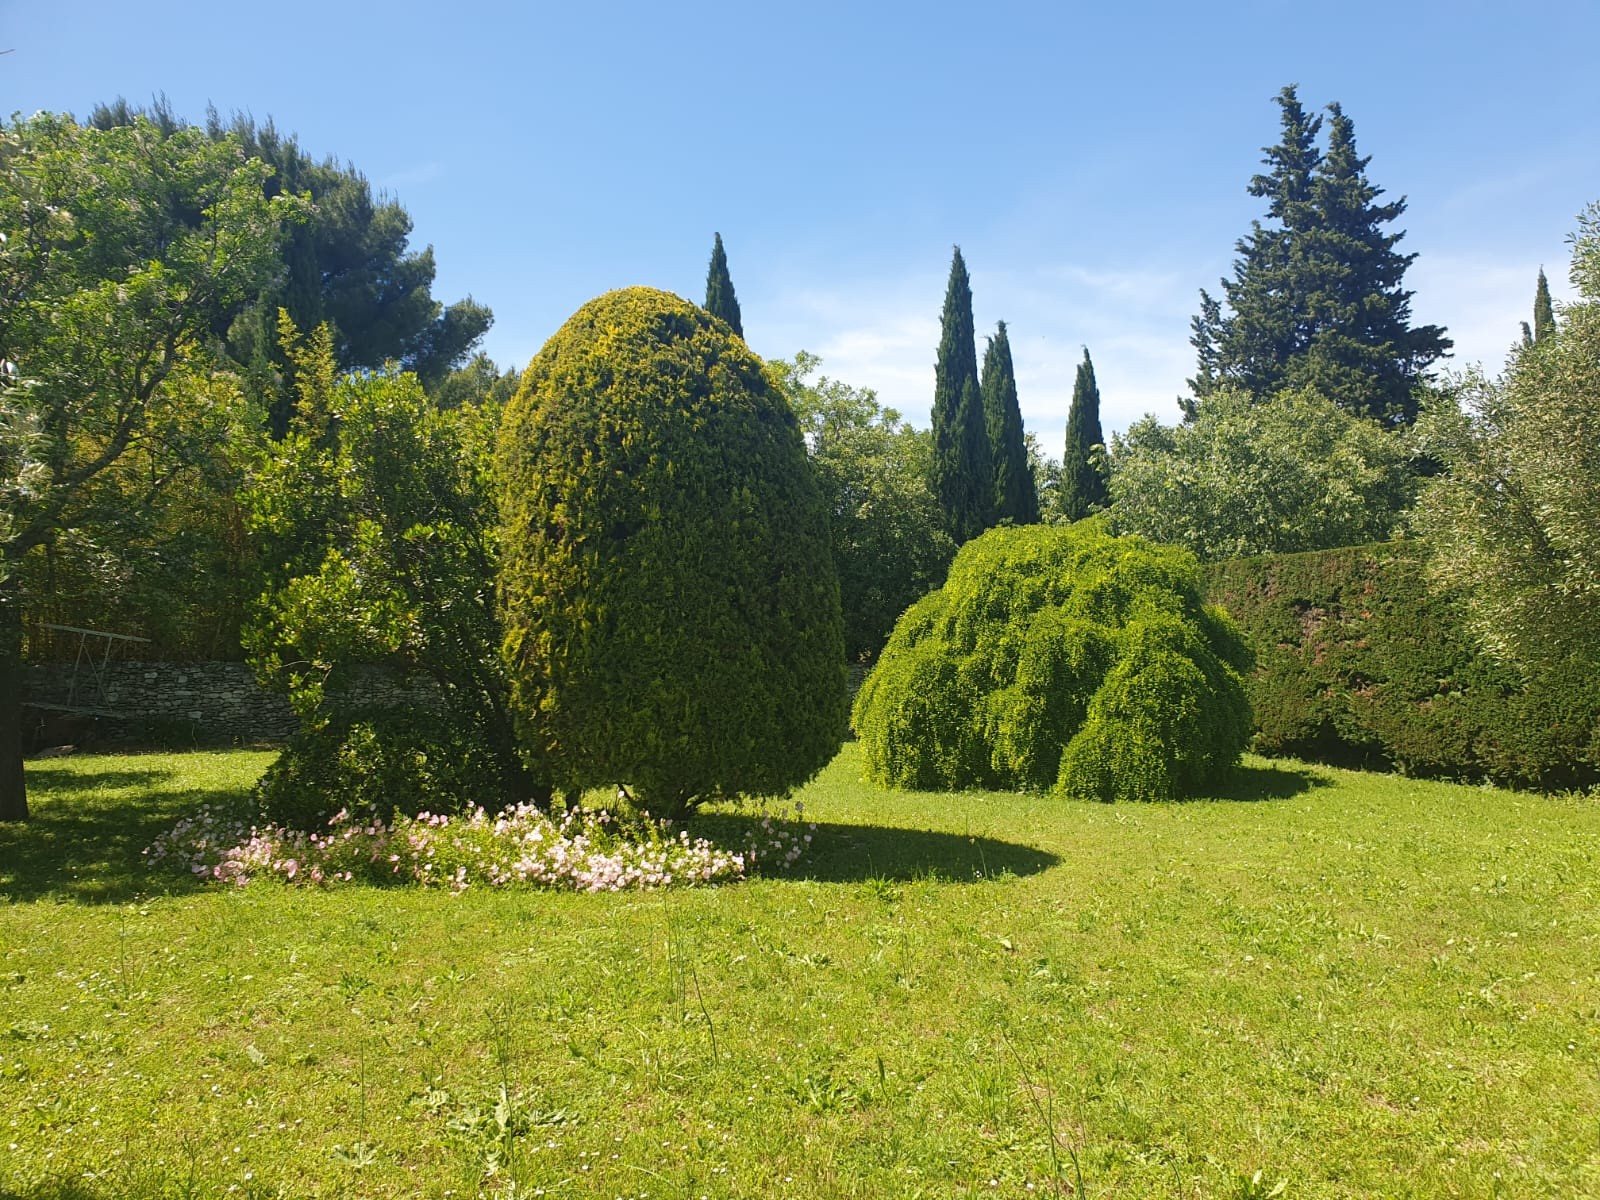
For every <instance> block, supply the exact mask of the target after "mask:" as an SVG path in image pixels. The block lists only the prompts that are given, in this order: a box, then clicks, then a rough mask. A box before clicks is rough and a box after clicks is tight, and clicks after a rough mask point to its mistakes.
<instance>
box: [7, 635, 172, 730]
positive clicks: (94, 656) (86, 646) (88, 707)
mask: <svg viewBox="0 0 1600 1200" xmlns="http://www.w3.org/2000/svg"><path fill="white" fill-rule="evenodd" d="M44 628H45V629H50V630H54V631H55V632H57V633H72V634H77V636H78V653H77V657H76V658H74V659H73V662H72V676H71V678H70V679H69V680H68V682H67V702H66V703H65V704H51V703H48V702H46V701H43V700H25V701H23V703H24V704H26V705H27V706H28V707H30V708H43V709H49V710H50V711H51V712H68V713H78V714H80V715H83V716H90V717H129V716H133V715H135V714H132V713H128V712H122V711H119V710H117V709H114V708H112V707H111V699H110V697H109V696H107V695H106V675H107V671H108V668H109V667H110V665H111V652H112V650H114V649H115V648H116V645H117V643H118V642H142V643H146V644H148V643H149V641H150V639H149V638H142V637H134V636H133V635H132V634H127V633H105V632H103V631H102V630H99V629H80V628H79V627H78V626H76V625H45V626H44Z"/></svg>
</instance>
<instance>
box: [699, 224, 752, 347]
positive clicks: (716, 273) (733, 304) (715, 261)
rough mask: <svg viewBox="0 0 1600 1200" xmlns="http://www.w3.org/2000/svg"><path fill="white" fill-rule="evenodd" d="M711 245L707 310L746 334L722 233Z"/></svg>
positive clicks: (741, 334)
mask: <svg viewBox="0 0 1600 1200" xmlns="http://www.w3.org/2000/svg"><path fill="white" fill-rule="evenodd" d="M716 239H717V240H716V241H715V243H713V244H712V247H711V265H710V266H709V267H707V268H706V302H705V310H706V311H707V312H708V313H710V314H711V315H712V316H713V317H716V318H718V319H719V320H723V321H726V322H727V323H728V326H729V328H731V329H732V330H733V331H734V332H735V333H737V334H738V335H739V336H740V337H743V336H744V322H743V321H741V320H740V319H739V297H738V296H737V295H736V294H735V293H734V290H733V276H731V275H729V274H728V255H727V252H726V251H725V250H723V248H722V235H721V234H720V233H719V234H717V235H716Z"/></svg>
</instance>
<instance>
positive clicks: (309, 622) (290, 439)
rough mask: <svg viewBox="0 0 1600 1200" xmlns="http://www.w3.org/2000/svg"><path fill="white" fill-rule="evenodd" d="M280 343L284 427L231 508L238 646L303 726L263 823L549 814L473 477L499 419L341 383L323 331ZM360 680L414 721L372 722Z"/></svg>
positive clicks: (405, 383)
mask: <svg viewBox="0 0 1600 1200" xmlns="http://www.w3.org/2000/svg"><path fill="white" fill-rule="evenodd" d="M283 337H284V349H285V351H286V354H287V357H288V358H289V360H290V362H291V363H292V364H293V366H294V368H295V370H294V376H295V378H294V382H295V388H294V391H295V393H296V406H295V415H294V419H293V420H292V421H291V422H290V424H289V429H288V432H287V433H286V435H285V436H284V437H283V439H282V440H281V441H279V442H276V443H273V444H272V446H271V448H270V451H269V452H268V453H264V454H263V455H262V456H261V459H260V461H259V462H258V463H257V465H256V468H255V470H254V472H253V473H252V479H251V483H250V487H249V488H248V489H247V491H246V494H245V495H246V500H247V503H248V510H249V513H250V518H251V524H252V527H253V530H254V532H255V533H256V534H257V536H258V541H259V545H260V546H261V554H260V560H261V564H262V568H263V575H264V579H263V580H262V593H261V597H260V599H259V601H258V602H257V603H256V605H255V607H254V610H253V613H252V621H251V624H250V626H249V627H248V628H247V630H246V645H247V647H248V649H249V651H250V654H251V662H252V665H253V666H254V667H255V669H256V672H257V674H258V676H259V677H260V678H261V680H262V682H263V683H264V684H266V685H267V686H269V687H272V688H275V689H278V690H281V691H283V692H285V693H286V694H287V695H288V697H289V701H290V703H291V705H292V706H293V707H294V709H295V711H296V712H297V713H298V714H299V715H300V717H301V719H302V721H304V723H305V726H306V732H303V733H302V734H301V735H300V736H298V737H297V738H296V739H295V740H294V742H293V743H292V744H291V745H290V746H289V748H288V750H287V751H286V752H285V757H284V761H283V763H282V764H281V769H276V770H275V773H274V775H273V776H272V777H271V779H269V787H268V789H267V794H268V796H269V799H271V801H272V804H273V805H275V806H277V808H276V809H275V811H274V814H273V815H274V816H275V817H278V818H279V819H283V820H288V819H289V818H290V817H291V815H293V814H292V813H291V812H290V811H289V810H290V809H292V808H297V807H299V808H304V809H305V810H306V811H307V812H308V813H310V814H313V815H315V814H321V815H324V816H327V815H331V814H332V813H334V812H337V811H338V810H339V809H340V808H344V807H352V811H354V806H356V805H364V804H366V803H368V800H367V799H364V798H362V797H369V796H370V797H371V803H372V804H374V805H376V807H375V808H374V809H373V811H374V815H376V816H378V817H387V815H388V812H389V809H390V808H399V809H400V810H402V811H406V810H408V809H411V808H414V807H416V806H418V805H421V806H425V807H428V808H430V809H432V810H433V811H434V812H452V811H455V810H456V809H458V808H460V807H462V806H464V805H471V804H475V803H482V804H486V805H488V806H489V807H491V808H499V807H500V806H502V805H504V804H507V803H511V802H513V801H524V800H543V799H547V798H548V795H549V790H548V787H547V786H545V785H544V782H543V780H541V779H540V778H538V777H537V775H536V774H535V773H534V771H532V770H530V769H529V764H527V763H525V761H524V759H523V757H522V755H521V753H520V750H519V747H518V745H517V738H516V733H515V730H514V728H513V725H512V722H511V719H510V711H509V700H508V697H509V693H510V683H509V680H508V679H507V677H506V672H505V669H504V667H503V665H502V663H501V661H500V625H499V617H498V614H497V612H496V608H495V599H494V592H493V579H494V562H495V545H494V533H495V515H496V514H495V509H494V500H493V496H492V493H491V491H490V488H489V484H488V479H487V474H488V464H489V460H490V447H491V446H492V444H493V438H494V429H495V422H496V420H497V417H498V414H497V413H496V411H495V409H494V407H493V406H492V405H485V406H482V407H479V406H475V405H472V404H462V405H461V406H460V407H458V408H455V409H452V410H450V411H448V412H441V411H439V410H438V409H436V408H435V407H434V406H433V405H432V404H431V403H430V402H429V400H428V398H427V396H426V395H424V393H423V391H422V388H421V386H420V384H419V383H418V382H417V379H416V377H415V376H412V375H409V374H402V375H379V374H372V375H367V376H365V377H360V378H357V377H349V378H339V377H338V376H337V375H336V372H335V370H334V359H333V346H332V339H331V335H330V333H329V331H328V329H327V327H326V326H324V327H323V328H321V329H319V330H317V331H316V332H315V333H313V334H312V335H311V337H310V338H309V339H307V340H305V341H304V342H302V341H301V340H300V339H299V338H298V337H297V336H296V335H295V332H294V329H293V326H291V325H288V324H287V322H286V321H285V325H284V329H283ZM374 668H376V670H377V672H378V673H379V674H381V675H382V676H384V677H385V678H387V679H388V680H389V681H391V682H394V683H399V684H403V685H411V686H415V685H420V686H421V692H420V695H419V696H415V697H413V698H411V699H409V700H405V699H402V700H400V701H398V704H399V705H400V706H401V707H405V708H416V709H419V710H426V714H427V715H426V719H425V720H424V719H422V718H421V717H418V718H415V719H413V718H410V717H406V716H404V715H401V714H395V715H394V716H393V717H392V718H383V719H378V718H376V717H374V716H373V715H372V714H371V712H370V711H368V710H370V709H371V708H373V707H374V706H375V705H374V702H373V700H372V699H371V698H370V696H369V695H368V690H367V687H366V686H365V683H364V677H365V675H366V673H368V672H369V671H372V670H373V669H374ZM391 738H392V739H394V740H393V742H392V744H391V742H390V741H389V740H388V739H391ZM440 754H451V755H456V756H458V757H460V758H461V759H462V762H461V763H460V764H459V765H453V766H447V765H445V764H443V763H441V762H440V761H439V755H440ZM363 757H366V758H369V759H370V763H371V766H370V775H371V778H370V779H363V778H360V777H359V776H360V775H361V770H360V760H361V759H362V758H363ZM468 763H471V764H472V767H471V769H470V770H469V769H468V765H467V764H468ZM291 781H292V782H291ZM390 785H392V786H393V788H394V789H395V791H394V795H393V798H392V801H390V800H385V799H384V795H385V792H384V788H385V787H388V786H390ZM291 787H298V788H302V789H306V790H307V794H306V795H305V796H303V797H299V798H296V797H293V796H291V795H289V794H288V791H287V790H286V789H290V788H291ZM492 788H498V789H499V791H498V793H497V794H493V793H492V792H491V789H492Z"/></svg>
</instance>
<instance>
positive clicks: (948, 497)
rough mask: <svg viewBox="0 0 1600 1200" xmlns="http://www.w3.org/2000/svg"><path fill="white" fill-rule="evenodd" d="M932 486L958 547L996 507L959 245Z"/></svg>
mask: <svg viewBox="0 0 1600 1200" xmlns="http://www.w3.org/2000/svg"><path fill="white" fill-rule="evenodd" d="M930 472H931V474H930V479H929V482H930V484H931V485H932V487H933V494H934V498H935V499H937V500H938V502H939V509H940V511H941V512H942V513H944V519H945V527H946V529H948V530H949V532H950V536H951V537H952V538H954V539H955V541H956V543H957V544H960V543H961V542H965V541H967V540H968V539H970V538H974V537H976V536H977V535H978V534H980V533H982V532H983V531H984V529H985V528H986V527H987V526H988V524H989V514H990V509H991V508H992V506H993V486H992V483H991V475H992V470H991V466H990V451H989V433H988V428H987V423H986V421H985V419H984V410H983V394H982V392H981V391H980V390H979V387H978V352H977V342H976V338H975V335H974V332H973V328H972V285H971V284H970V283H969V282H968V279H967V264H966V263H965V262H963V261H962V258H961V247H960V246H957V247H956V248H955V255H954V257H953V258H952V259H951V260H950V283H949V285H948V286H947V287H946V288H945V294H944V315H943V318H942V319H941V323H940V333H939V357H938V360H937V362H936V363H935V364H934V371H933V463H932V467H931V468H930Z"/></svg>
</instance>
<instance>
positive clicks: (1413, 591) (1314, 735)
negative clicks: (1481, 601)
mask: <svg viewBox="0 0 1600 1200" xmlns="http://www.w3.org/2000/svg"><path fill="white" fill-rule="evenodd" d="M1426 555H1427V551H1426V547H1425V545H1423V544H1421V543H1418V542H1393V543H1386V544H1378V545H1370V546H1355V547H1350V548H1346V549H1340V550H1324V551H1313V552H1309V553H1304V554H1282V555H1268V556H1264V557H1261V558H1250V559H1236V560H1234V561H1231V562H1222V563H1214V564H1211V565H1209V566H1208V567H1207V568H1206V582H1207V592H1208V595H1209V596H1210V597H1211V598H1212V599H1213V600H1215V601H1217V602H1219V603H1222V604H1225V605H1226V606H1227V608H1228V610H1229V611H1230V612H1232V613H1233V614H1234V615H1235V617H1236V618H1237V620H1238V621H1239V623H1240V626H1241V627H1242V628H1243V629H1244V631H1245V633H1246V634H1247V636H1249V637H1250V638H1251V640H1252V641H1253V642H1254V644H1255V648H1256V663H1257V665H1256V670H1255V672H1254V674H1253V675H1251V676H1250V678H1249V679H1248V680H1247V687H1248V690H1249V693H1250V702H1251V705H1252V707H1253V708H1254V710H1255V716H1256V737H1255V746H1256V748H1257V749H1258V750H1260V751H1262V752H1263V753H1266V754H1287V755H1294V756H1296V757H1300V758H1308V759H1314V760H1317V761H1321V762H1331V763H1336V764H1344V765H1352V766H1367V767H1398V768H1400V769H1402V770H1404V771H1406V772H1407V773H1409V774H1415V775H1431V776H1446V777H1451V778H1464V779H1485V778H1487V779H1492V780H1495V781H1497V782H1501V783H1507V784H1515V785H1520V786H1523V787H1529V786H1534V787H1570V786H1578V785H1583V784H1587V783H1591V782H1594V781H1595V780H1597V779H1600V681H1597V680H1596V679H1595V678H1594V677H1593V676H1592V675H1590V674H1588V673H1585V672H1581V671H1576V670H1574V671H1569V672H1566V673H1562V672H1560V671H1554V670H1552V671H1541V672H1538V673H1530V674H1529V675H1527V676H1526V677H1524V676H1523V675H1522V674H1521V673H1519V672H1518V671H1517V670H1516V669H1515V668H1513V667H1509V666H1506V665H1504V664H1502V663H1500V662H1498V661H1496V660H1495V659H1493V658H1491V657H1490V656H1488V655H1485V654H1484V653H1482V651H1481V650H1480V649H1479V646H1478V644H1477V642H1476V641H1475V639H1474V638H1473V636H1472V634H1471V632H1470V630H1469V629H1468V625H1467V614H1466V609H1465V605H1464V602H1463V599H1462V597H1461V596H1460V594H1459V593H1455V592H1444V593H1440V592H1437V591H1435V590H1434V589H1432V588H1430V586H1429V584H1428V580H1427V577H1426V561H1427V559H1426Z"/></svg>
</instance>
